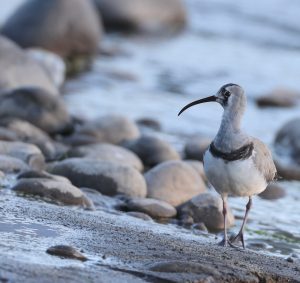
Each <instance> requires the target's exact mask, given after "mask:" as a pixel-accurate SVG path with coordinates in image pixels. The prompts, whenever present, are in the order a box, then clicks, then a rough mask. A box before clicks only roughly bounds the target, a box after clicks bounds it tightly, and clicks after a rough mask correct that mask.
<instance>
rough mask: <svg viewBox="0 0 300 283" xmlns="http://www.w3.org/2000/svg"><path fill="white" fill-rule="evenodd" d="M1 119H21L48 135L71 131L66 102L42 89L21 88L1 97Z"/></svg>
mask: <svg viewBox="0 0 300 283" xmlns="http://www.w3.org/2000/svg"><path fill="white" fill-rule="evenodd" d="M0 118H2V119H3V118H19V119H23V120H26V121H28V122H30V123H31V124H33V125H35V126H37V127H38V128H40V129H42V130H44V131H45V132H47V133H50V134H55V133H63V132H66V131H70V130H71V127H72V125H71V118H70V115H69V113H68V111H67V108H66V106H65V103H64V101H63V100H62V99H61V98H60V97H57V96H53V95H51V94H49V93H48V92H47V91H45V90H43V89H41V88H35V87H31V88H29V87H28V88H19V89H14V90H11V91H8V92H6V93H5V94H3V95H1V96H0Z"/></svg>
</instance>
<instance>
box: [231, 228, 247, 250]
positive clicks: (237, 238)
mask: <svg viewBox="0 0 300 283" xmlns="http://www.w3.org/2000/svg"><path fill="white" fill-rule="evenodd" d="M238 242H241V243H242V246H243V249H245V241H244V233H243V232H241V231H240V232H239V233H238V234H237V235H236V236H235V237H234V238H233V239H232V240H231V243H238Z"/></svg>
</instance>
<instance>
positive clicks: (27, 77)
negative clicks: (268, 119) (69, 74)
mask: <svg viewBox="0 0 300 283" xmlns="http://www.w3.org/2000/svg"><path fill="white" fill-rule="evenodd" d="M0 69H1V70H5V72H2V73H1V77H0V90H1V91H7V90H11V89H15V88H20V87H32V86H35V87H40V88H43V89H45V90H46V91H48V92H49V93H51V94H52V95H53V94H54V95H57V94H58V89H57V88H56V87H55V85H54V84H53V82H52V81H51V79H50V77H49V75H48V74H47V72H46V71H45V70H44V69H43V67H42V66H41V65H40V64H39V63H38V62H37V61H36V60H34V59H33V58H31V57H30V56H28V55H27V54H26V52H25V51H23V50H22V49H21V48H19V47H18V46H17V45H16V44H14V43H13V42H12V41H10V40H9V39H7V38H5V37H3V36H0Z"/></svg>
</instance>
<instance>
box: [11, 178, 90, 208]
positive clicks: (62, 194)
mask: <svg viewBox="0 0 300 283" xmlns="http://www.w3.org/2000/svg"><path fill="white" fill-rule="evenodd" d="M12 189H13V190H14V191H16V192H18V193H23V194H26V195H33V196H39V197H42V198H45V199H50V200H52V201H55V202H59V203H63V204H66V205H81V206H84V207H87V208H91V209H92V208H93V203H92V202H91V201H90V200H89V199H88V198H87V197H86V196H85V195H84V194H83V192H82V191H81V190H80V189H78V188H76V187H75V186H73V185H71V184H70V183H68V182H60V181H56V180H51V179H48V178H45V179H43V178H29V179H20V180H19V181H18V183H17V184H16V185H15V186H14V187H13V188H12Z"/></svg>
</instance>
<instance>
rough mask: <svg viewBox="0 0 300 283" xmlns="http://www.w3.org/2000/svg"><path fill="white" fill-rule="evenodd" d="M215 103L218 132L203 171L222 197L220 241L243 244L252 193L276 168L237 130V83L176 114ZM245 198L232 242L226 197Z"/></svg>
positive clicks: (259, 145) (240, 93)
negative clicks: (219, 116)
mask: <svg viewBox="0 0 300 283" xmlns="http://www.w3.org/2000/svg"><path fill="white" fill-rule="evenodd" d="M213 101H214V102H218V103H219V104H221V106H222V107H223V109H224V113H223V117H222V122H221V126H220V128H219V131H218V133H217V135H216V137H215V138H214V140H213V141H212V143H211V144H210V146H209V148H208V149H207V151H206V152H205V154H204V158H203V162H204V171H205V174H206V176H207V178H208V180H209V181H210V183H211V184H212V185H213V187H214V188H215V190H216V191H217V192H218V193H219V194H220V195H221V197H222V200H223V215H224V239H223V240H222V242H221V243H220V244H221V245H224V246H227V245H228V244H229V245H231V246H234V245H233V244H232V243H233V242H237V241H241V242H242V245H243V247H244V248H245V243H244V229H245V224H246V222H247V218H248V213H249V210H250V208H251V206H252V196H253V195H257V194H259V193H261V192H263V191H264V190H265V189H266V187H267V185H268V183H269V182H271V181H273V180H274V178H275V176H276V168H275V165H274V162H273V159H272V155H271V153H270V150H269V149H268V148H267V146H266V145H265V144H264V143H263V142H261V141H260V140H258V139H256V138H254V137H251V136H249V135H247V134H246V133H244V132H243V131H242V130H241V119H242V116H243V114H244V112H245V109H246V102H247V101H246V96H245V94H244V90H243V89H242V88H241V87H240V86H239V85H237V84H232V83H230V84H226V85H224V86H222V87H221V88H220V90H219V91H218V92H217V94H216V95H213V96H209V97H206V98H203V99H199V100H196V101H193V102H191V103H189V104H188V105H186V106H185V107H183V108H182V109H181V110H180V112H179V114H178V116H179V115H180V114H181V113H182V112H183V111H185V110H186V109H188V108H189V107H191V106H194V105H197V104H200V103H205V102H213ZM230 195H232V196H242V197H248V198H249V201H248V203H247V205H246V212H245V216H244V219H243V223H242V226H241V229H240V231H239V233H238V234H237V235H236V236H235V238H234V239H233V240H232V241H229V240H228V237H227V231H226V214H227V197H228V196H230Z"/></svg>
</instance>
